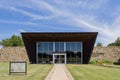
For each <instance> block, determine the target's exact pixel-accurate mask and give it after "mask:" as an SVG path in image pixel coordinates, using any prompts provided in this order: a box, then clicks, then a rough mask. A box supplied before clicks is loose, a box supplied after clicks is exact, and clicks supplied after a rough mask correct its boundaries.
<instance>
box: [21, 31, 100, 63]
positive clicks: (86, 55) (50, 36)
mask: <svg viewBox="0 0 120 80" xmlns="http://www.w3.org/2000/svg"><path fill="white" fill-rule="evenodd" d="M21 34H22V38H23V41H24V44H25V48H26V50H27V54H28V57H29V60H30V62H33V63H36V42H57V41H60V42H74V41H76V42H77V41H78V42H83V63H84V64H87V63H88V62H89V60H90V57H91V53H92V50H93V47H94V43H95V41H96V37H97V34H98V32H22V33H21Z"/></svg>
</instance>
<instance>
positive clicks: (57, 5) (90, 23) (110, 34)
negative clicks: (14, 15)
mask: <svg viewBox="0 0 120 80" xmlns="http://www.w3.org/2000/svg"><path fill="white" fill-rule="evenodd" d="M108 1H109V0H93V1H89V0H72V1H69V0H68V1H66V0H55V1H53V2H47V1H45V0H27V1H24V3H22V2H20V3H19V4H18V3H17V4H18V5H16V4H15V3H14V4H15V5H14V4H12V5H6V6H4V4H1V5H2V6H1V5H0V7H1V8H4V9H8V10H12V11H14V12H19V13H21V14H24V15H25V16H28V17H31V18H32V19H33V20H37V21H38V22H39V21H40V20H49V19H50V20H52V21H53V22H54V21H55V22H58V23H59V25H61V24H64V23H65V24H68V25H72V26H73V28H75V27H77V28H83V29H84V31H92V32H93V31H95V32H99V36H98V41H101V42H103V43H104V45H107V44H108V43H110V42H113V41H114V40H115V39H116V38H117V37H118V36H120V31H119V30H120V14H119V12H118V13H117V17H115V18H114V20H113V22H112V23H109V22H108V21H106V20H107V19H106V20H105V21H99V20H98V18H99V15H97V13H94V14H95V15H94V14H89V13H87V12H89V11H90V12H92V11H91V10H98V11H100V10H102V8H104V5H105V4H106V3H107V2H108ZM8 2H9V1H8ZM22 4H23V5H22ZM20 7H22V8H20ZM24 7H25V8H26V7H27V8H30V9H32V10H37V11H39V12H42V11H43V10H46V11H47V12H50V13H51V14H50V15H48V16H42V15H41V14H37V13H35V12H34V13H33V12H31V11H26V10H24ZM101 7H102V8H101ZM75 9H76V11H77V10H78V12H77V13H76V12H74V10H75ZM118 9H119V8H118ZM118 9H117V10H118ZM84 10H86V11H84ZM118 11H119V10H118ZM81 12H83V13H85V14H82V13H81ZM111 14H113V13H112V10H111ZM96 16H97V17H96ZM58 17H59V18H60V19H59V18H58ZM0 23H7V24H20V25H33V26H35V25H36V24H38V25H39V24H40V23H33V22H28V21H25V22H18V21H8V20H0ZM54 24H55V23H54ZM45 26H49V27H50V25H47V24H46V25H45ZM51 28H52V27H51ZM21 31H24V30H23V29H20V32H21Z"/></svg>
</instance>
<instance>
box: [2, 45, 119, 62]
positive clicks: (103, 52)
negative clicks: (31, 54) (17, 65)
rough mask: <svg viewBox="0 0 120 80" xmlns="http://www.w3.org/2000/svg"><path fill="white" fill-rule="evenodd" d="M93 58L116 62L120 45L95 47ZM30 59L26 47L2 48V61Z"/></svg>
mask: <svg viewBox="0 0 120 80" xmlns="http://www.w3.org/2000/svg"><path fill="white" fill-rule="evenodd" d="M91 59H92V60H93V59H95V60H108V61H113V62H116V61H118V60H119V59H120V47H95V48H94V50H93V54H92V57H91ZM8 61H29V59H28V56H27V52H26V50H25V48H24V47H4V48H2V49H0V62H8Z"/></svg>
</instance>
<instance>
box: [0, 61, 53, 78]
mask: <svg viewBox="0 0 120 80" xmlns="http://www.w3.org/2000/svg"><path fill="white" fill-rule="evenodd" d="M27 66H28V69H27V75H14V74H13V75H8V73H9V63H0V80H44V79H45V77H46V76H47V74H48V73H49V71H50V70H51V69H52V67H53V65H52V64H28V65H27Z"/></svg>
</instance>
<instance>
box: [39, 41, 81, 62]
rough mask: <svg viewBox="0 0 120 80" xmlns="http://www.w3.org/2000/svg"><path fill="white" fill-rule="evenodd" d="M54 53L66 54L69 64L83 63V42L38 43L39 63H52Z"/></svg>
mask: <svg viewBox="0 0 120 80" xmlns="http://www.w3.org/2000/svg"><path fill="white" fill-rule="evenodd" d="M53 52H56V53H60V52H66V55H67V63H73V64H74V63H75V64H76V63H81V62H82V61H81V60H82V59H81V58H82V42H37V54H38V59H37V60H38V63H52V60H53V59H52V58H53Z"/></svg>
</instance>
